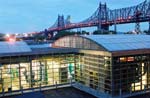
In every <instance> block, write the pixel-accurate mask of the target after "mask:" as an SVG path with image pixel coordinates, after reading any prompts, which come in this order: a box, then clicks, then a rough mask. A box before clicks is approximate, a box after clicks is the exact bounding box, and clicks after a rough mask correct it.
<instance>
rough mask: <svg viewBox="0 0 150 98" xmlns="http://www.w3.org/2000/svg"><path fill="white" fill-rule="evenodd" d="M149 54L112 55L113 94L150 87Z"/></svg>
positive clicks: (127, 92) (129, 92)
mask: <svg viewBox="0 0 150 98" xmlns="http://www.w3.org/2000/svg"><path fill="white" fill-rule="evenodd" d="M149 65H150V55H148V54H147V55H144V54H143V55H133V56H123V57H113V65H112V73H113V75H112V76H113V85H112V87H113V88H112V90H113V95H114V96H115V95H120V94H122V95H123V94H131V93H135V92H141V91H146V90H149V89H150V66H149Z"/></svg>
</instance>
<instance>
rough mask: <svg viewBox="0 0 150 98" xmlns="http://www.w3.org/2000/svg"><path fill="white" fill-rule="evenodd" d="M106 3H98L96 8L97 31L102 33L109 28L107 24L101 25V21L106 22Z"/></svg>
mask: <svg viewBox="0 0 150 98" xmlns="http://www.w3.org/2000/svg"><path fill="white" fill-rule="evenodd" d="M107 17H108V15H107V5H106V3H105V4H101V3H100V4H99V8H98V31H99V32H101V33H103V32H104V31H105V30H106V31H107V30H108V29H109V26H107V25H102V22H107Z"/></svg>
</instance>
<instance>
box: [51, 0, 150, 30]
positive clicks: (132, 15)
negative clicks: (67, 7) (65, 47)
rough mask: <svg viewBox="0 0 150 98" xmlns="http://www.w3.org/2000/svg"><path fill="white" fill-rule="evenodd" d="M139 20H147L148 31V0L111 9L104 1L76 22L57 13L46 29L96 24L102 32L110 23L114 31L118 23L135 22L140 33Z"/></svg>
mask: <svg viewBox="0 0 150 98" xmlns="http://www.w3.org/2000/svg"><path fill="white" fill-rule="evenodd" d="M140 22H149V31H150V0H145V1H144V2H142V3H140V4H138V5H135V6H131V7H126V8H120V9H113V10H111V9H109V8H108V7H107V5H106V3H105V4H102V3H100V4H99V7H98V8H97V10H96V11H95V12H94V13H93V14H92V15H91V16H90V17H89V18H87V19H85V20H83V21H81V22H78V23H72V22H71V21H70V16H68V17H67V19H65V18H64V16H63V15H58V18H57V20H56V22H55V23H54V25H52V26H51V27H49V28H48V31H49V32H55V31H62V30H69V29H75V28H84V27H92V26H96V27H98V30H99V31H101V32H102V31H103V30H109V27H110V26H112V25H114V30H115V31H116V29H117V25H118V24H127V23H135V24H136V25H135V31H136V32H137V33H140Z"/></svg>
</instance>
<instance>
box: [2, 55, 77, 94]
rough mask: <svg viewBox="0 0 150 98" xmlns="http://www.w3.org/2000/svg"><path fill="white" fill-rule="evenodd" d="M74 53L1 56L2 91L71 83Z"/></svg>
mask: <svg viewBox="0 0 150 98" xmlns="http://www.w3.org/2000/svg"><path fill="white" fill-rule="evenodd" d="M75 58H76V55H74V54H59V55H58V54H57V55H38V56H37V55H36V56H17V57H1V58H0V62H1V65H0V92H1V93H2V92H10V91H16V90H22V89H30V88H37V87H44V86H51V85H56V84H58V85H59V84H65V83H70V79H71V78H72V79H73V78H74V66H75Z"/></svg>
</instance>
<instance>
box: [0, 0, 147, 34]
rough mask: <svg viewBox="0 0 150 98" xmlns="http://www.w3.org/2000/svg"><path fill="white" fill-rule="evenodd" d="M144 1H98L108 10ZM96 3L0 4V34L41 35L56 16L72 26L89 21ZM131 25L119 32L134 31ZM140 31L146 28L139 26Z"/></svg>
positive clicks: (1, 0) (12, 0)
mask: <svg viewBox="0 0 150 98" xmlns="http://www.w3.org/2000/svg"><path fill="white" fill-rule="evenodd" d="M143 1H144V0H101V2H102V3H105V2H106V3H107V6H108V7H109V8H111V9H115V8H122V7H128V6H132V5H136V4H139V3H141V2H143ZM99 2H100V0H0V32H1V33H10V32H11V33H26V32H34V31H42V30H44V29H45V28H48V27H50V26H51V25H53V24H54V23H55V21H56V19H57V16H58V14H60V15H61V14H63V15H64V16H65V17H66V16H67V15H71V21H72V22H80V21H82V20H84V19H86V18H88V17H90V16H91V15H92V14H93V12H95V10H96V9H97V7H98V5H99ZM134 26H135V25H134V24H132V25H127V26H126V25H122V26H119V27H118V30H119V31H129V30H133V29H134ZM142 27H143V29H147V28H148V24H144V25H142Z"/></svg>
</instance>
